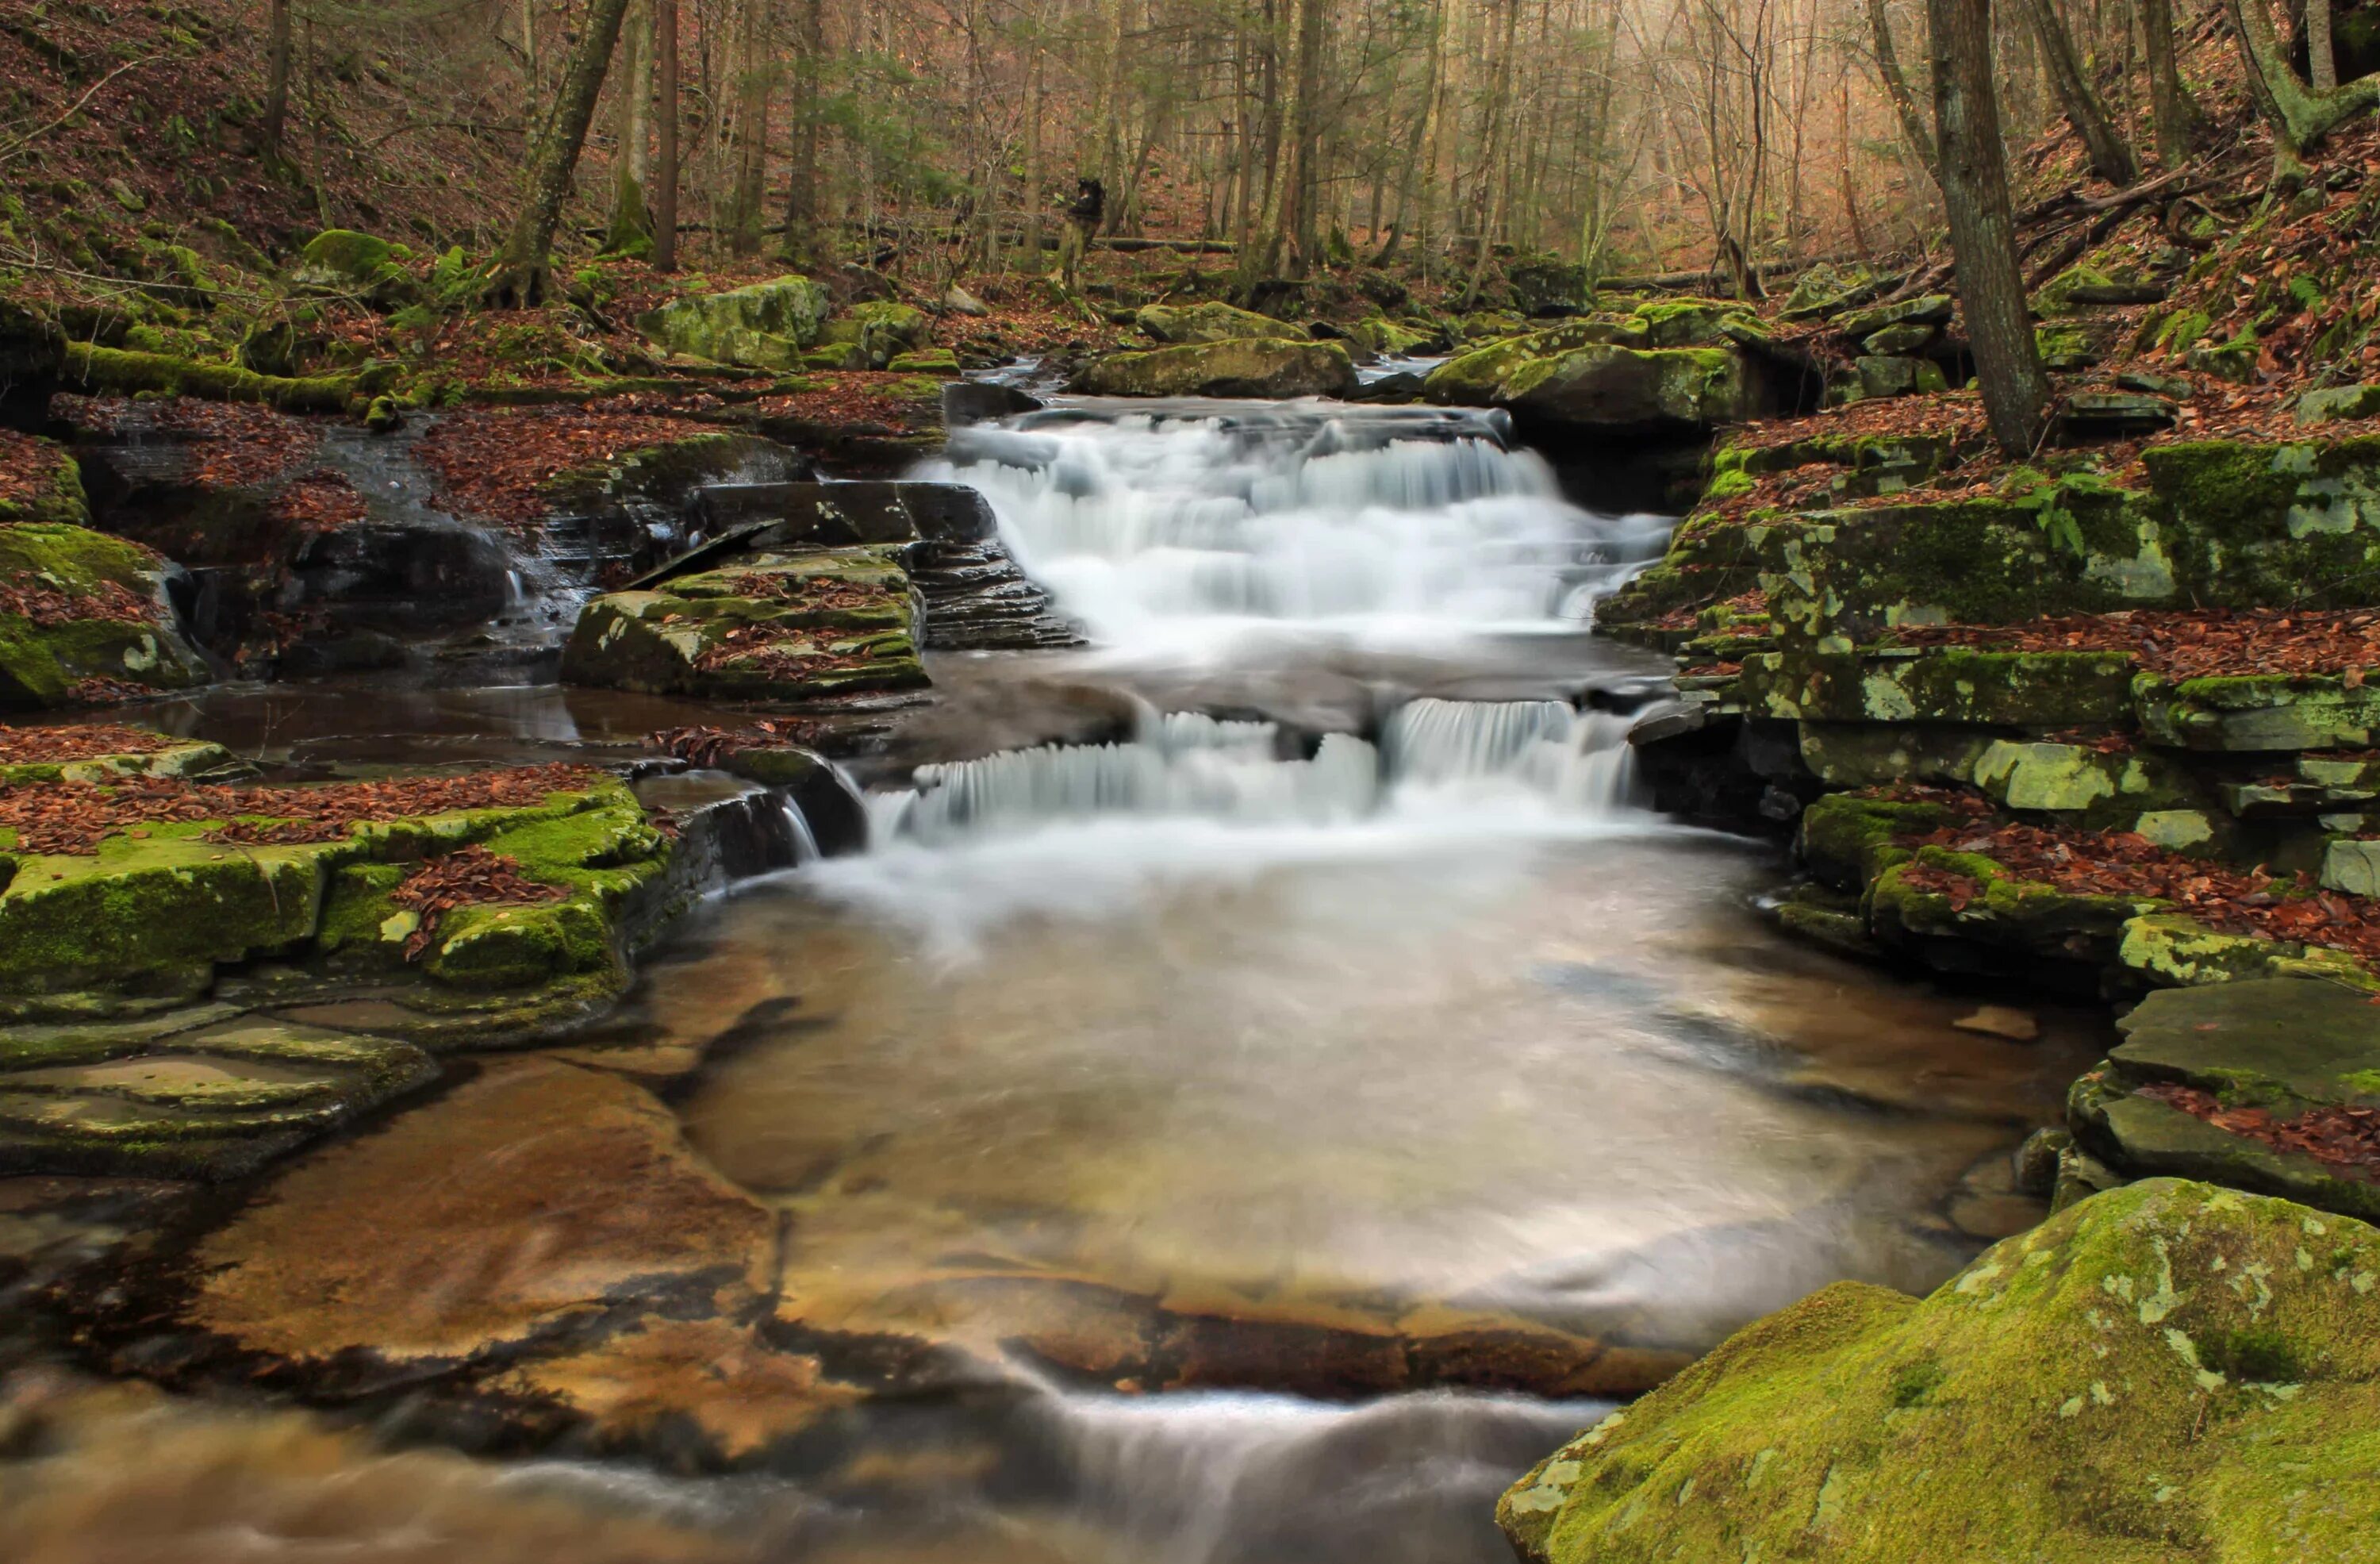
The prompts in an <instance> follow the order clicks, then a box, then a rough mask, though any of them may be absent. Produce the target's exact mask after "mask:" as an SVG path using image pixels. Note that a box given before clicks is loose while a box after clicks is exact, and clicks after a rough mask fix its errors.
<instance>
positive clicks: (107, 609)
mask: <svg viewBox="0 0 2380 1564" xmlns="http://www.w3.org/2000/svg"><path fill="white" fill-rule="evenodd" d="M0 583H5V584H6V585H7V586H9V587H11V588H14V589H17V590H18V592H19V593H22V594H23V595H22V596H21V597H20V598H19V599H18V603H19V605H20V606H22V607H25V608H28V609H30V610H31V611H30V613H24V612H10V611H8V609H7V608H6V607H0V710H6V709H9V708H12V707H13V708H18V709H24V708H31V707H51V706H62V705H66V704H68V703H71V702H73V701H74V700H75V699H77V698H78V687H79V686H80V685H82V683H83V681H85V680H87V679H92V680H109V681H114V682H115V683H119V684H129V685H134V686H139V687H141V688H145V689H151V690H182V689H187V688H188V687H189V686H191V685H195V684H200V683H204V682H205V681H206V679H207V678H209V677H210V675H209V672H208V669H207V666H206V663H205V661H204V660H203V659H202V658H200V655H199V654H198V653H197V652H196V651H195V650H193V649H192V648H191V646H190V644H189V642H188V641H185V640H184V639H183V638H182V635H181V633H180V631H179V629H177V628H176V625H175V622H174V616H173V611H172V609H171V608H170V606H169V605H167V604H166V602H165V601H164V575H163V568H162V566H161V564H160V562H159V561H158V559H157V557H156V556H154V555H152V554H151V553H149V552H148V551H147V550H146V549H143V548H141V547H140V545H138V544H131V543H127V542H126V541H125V540H123V539H121V538H114V537H109V536H107V535H105V534H104V533H101V532H91V531H88V530H87V529H85V528H81V527H74V526H66V525H60V524H55V523H39V524H29V525H23V526H14V527H0Z"/></svg>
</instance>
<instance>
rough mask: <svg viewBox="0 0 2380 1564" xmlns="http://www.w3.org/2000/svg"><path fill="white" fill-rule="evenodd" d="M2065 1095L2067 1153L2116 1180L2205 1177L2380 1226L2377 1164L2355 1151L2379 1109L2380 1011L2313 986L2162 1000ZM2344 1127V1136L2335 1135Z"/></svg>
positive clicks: (2225, 989) (2180, 994) (2169, 994)
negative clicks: (2072, 1140) (2372, 1219)
mask: <svg viewBox="0 0 2380 1564" xmlns="http://www.w3.org/2000/svg"><path fill="white" fill-rule="evenodd" d="M2118 1025H2119V1028H2120V1029H2121V1030H2122V1031H2123V1032H2124V1033H2125V1041H2124V1042H2123V1043H2122V1044H2121V1045H2119V1046H2117V1047H2116V1048H2115V1049H2114V1050H2113V1051H2112V1052H2110V1053H2109V1055H2108V1057H2107V1061H2106V1062H2105V1063H2103V1064H2102V1065H2100V1066H2099V1068H2098V1069H2095V1070H2093V1071H2092V1072H2090V1073H2089V1074H2088V1075H2085V1076H2084V1077H2083V1079H2082V1080H2081V1081H2077V1082H2076V1083H2075V1086H2074V1091H2073V1094H2072V1095H2071V1096H2070V1099H2069V1101H2068V1117H2069V1119H2070V1123H2071V1125H2072V1127H2073V1130H2074V1132H2075V1136H2076V1139H2077V1141H2078V1142H2079V1143H2080V1144H2081V1145H2082V1146H2083V1148H2084V1149H2085V1150H2086V1151H2087V1152H2088V1153H2089V1154H2090V1155H2093V1156H2095V1157H2097V1158H2098V1159H2099V1160H2100V1161H2102V1162H2104V1163H2105V1164H2106V1165H2107V1167H2109V1168H2110V1169H2112V1170H2114V1171H2115V1172H2116V1173H2118V1174H2120V1175H2124V1176H2129V1177H2133V1178H2147V1177H2152V1176H2157V1175H2173V1176H2177V1177H2183V1178H2194V1179H2206V1180H2208V1181H2210V1182H2215V1183H2222V1184H2228V1185H2230V1186H2231V1187H2233V1188H2235V1189H2242V1190H2253V1191H2258V1192H2261V1193H2267V1194H2279V1195H2286V1196H2288V1197H2289V1198H2290V1199H2293V1200H2300V1201H2303V1202H2305V1203H2306V1204H2309V1205H2318V1206H2321V1207H2323V1208H2324V1209H2325V1210H2330V1211H2339V1212H2344V1213H2347V1214H2349V1215H2351V1216H2380V1167H2375V1166H2374V1163H2373V1161H2372V1160H2371V1158H2370V1155H2369V1153H2368V1151H2367V1152H2366V1153H2364V1154H2362V1155H2359V1154H2357V1153H2356V1151H2355V1150H2354V1142H2353V1139H2352V1134H2353V1127H2354V1125H2355V1124H2356V1122H2357V1115H2358V1113H2359V1112H2360V1110H2364V1109H2370V1108H2373V1107H2375V1106H2380V1007H2374V1005H2373V1003H2372V1002H2371V996H2369V995H2367V994H2364V993H2362V992H2359V991H2357V990H2355V989H2351V988H2348V987H2345V986H2343V985H2341V984H2333V983H2326V982H2323V981H2320V980H2316V979H2304V978H2272V979H2260V980H2251V981H2246V982H2236V983H2216V984H2204V985H2202V986H2197V987H2191V988H2176V989H2167V990H2164V991H2162V992H2159V993H2155V994H2152V995H2150V996H2148V998H2146V999H2144V1000H2143V1001H2142V1002H2141V1004H2140V1005H2139V1006H2137V1007H2136V1008H2134V1009H2133V1010H2132V1011H2131V1014H2130V1015H2128V1016H2126V1017H2125V1018H2124V1019H2123V1020H2121V1021H2119V1023H2118ZM2342 1130H2344V1131H2345V1133H2344V1134H2342Z"/></svg>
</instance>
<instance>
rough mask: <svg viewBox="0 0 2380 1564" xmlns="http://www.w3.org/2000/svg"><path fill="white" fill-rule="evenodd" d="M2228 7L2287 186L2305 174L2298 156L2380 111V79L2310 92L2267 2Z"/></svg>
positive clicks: (2235, 0)
mask: <svg viewBox="0 0 2380 1564" xmlns="http://www.w3.org/2000/svg"><path fill="white" fill-rule="evenodd" d="M2228 6H2229V7H2230V12H2231V25H2232V28H2233V30H2234V31H2236V32H2237V33H2238V34H2239V38H2240V51H2241V52H2242V53H2243V54H2245V55H2247V57H2248V70H2249V81H2250V85H2251V86H2252V87H2253V88H2255V89H2257V92H2256V94H2255V95H2256V102H2257V106H2258V107H2260V108H2262V109H2263V110H2264V111H2265V117H2266V118H2267V119H2269V120H2270V121H2271V122H2272V126H2273V141H2274V143H2275V144H2274V150H2273V156H2274V161H2275V163H2276V165H2277V177H2278V179H2279V180H2280V182H2282V183H2283V184H2289V183H2292V182H2294V181H2295V180H2296V178H2298V177H2301V174H2302V172H2303V165H2301V163H2299V161H2298V154H2299V153H2301V152H2303V151H2305V149H2307V148H2308V147H2311V146H2313V145H2314V144H2315V143H2316V142H2318V141H2321V140H2322V139H2323V138H2324V137H2325V136H2327V135H2329V134H2330V133H2331V132H2332V131H2333V130H2336V129H2338V127H2339V126H2341V125H2343V124H2345V123H2346V122H2347V121H2348V120H2350V119H2352V118H2354V117H2355V116H2357V115H2360V114H2366V113H2369V112H2370V111H2371V110H2372V109H2374V107H2380V75H2374V76H2362V77H2358V78H2356V79H2354V80H2352V81H2350V82H2348V83H2347V84H2346V85H2344V86H2341V87H2334V88H2332V89H2331V90H2330V91H2329V92H2309V91H2308V90H2307V89H2306V86H2305V84H2304V83H2303V82H2301V81H2300V80H2299V79H2298V77H2297V72H2295V71H2293V70H2291V69H2290V68H2289V55H2287V54H2285V53H2283V52H2282V49H2281V43H2280V40H2279V38H2278V37H2277V36H2275V34H2274V31H2273V16H2272V13H2271V12H2270V11H2267V10H2266V9H2265V0H2228Z"/></svg>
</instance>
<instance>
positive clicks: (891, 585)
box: [562, 545, 927, 700]
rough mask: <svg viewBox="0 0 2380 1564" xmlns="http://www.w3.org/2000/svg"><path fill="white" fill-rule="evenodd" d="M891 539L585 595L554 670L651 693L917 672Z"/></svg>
mask: <svg viewBox="0 0 2380 1564" xmlns="http://www.w3.org/2000/svg"><path fill="white" fill-rule="evenodd" d="M899 552H900V551H899V548H898V546H897V545H884V546H879V547H862V548H846V549H827V550H820V551H818V552H815V553H807V554H782V555H781V554H767V553H761V554H753V555H748V556H743V557H741V558H739V559H737V560H735V562H734V563H733V564H732V565H730V566H728V567H726V568H721V569H716V570H709V571H704V572H700V573H698V574H695V575H688V576H679V577H675V578H673V579H671V580H668V581H666V582H664V583H662V584H661V585H660V586H658V587H656V588H655V589H653V590H651V591H641V592H616V593H608V594H606V595H604V596H602V597H599V598H596V599H595V600H594V601H593V602H591V603H589V604H588V605H587V606H586V607H585V609H583V610H582V611H581V612H580V614H579V616H578V623H577V626H576V628H574V629H572V631H571V635H570V641H569V643H568V644H567V645H566V646H565V648H564V650H563V659H562V677H563V678H564V680H565V682H568V683H573V684H589V685H601V686H606V687H609V688H612V689H615V690H640V691H644V692H647V693H651V694H689V695H701V696H708V697H713V698H719V699H729V700H809V699H816V698H820V697H824V696H832V695H845V694H856V693H863V692H868V691H881V690H907V689H913V688H916V687H917V686H920V685H923V684H924V683H926V682H927V680H926V673H925V666H924V664H923V663H922V662H921V661H920V660H919V657H918V652H917V641H918V634H919V630H920V628H921V627H920V626H919V623H918V613H917V605H916V600H915V598H914V596H913V595H912V593H911V592H910V588H909V582H908V578H907V576H906V575H905V573H904V572H903V570H902V568H901V566H900V563H899Z"/></svg>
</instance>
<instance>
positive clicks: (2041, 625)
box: [1893, 608, 2380, 689]
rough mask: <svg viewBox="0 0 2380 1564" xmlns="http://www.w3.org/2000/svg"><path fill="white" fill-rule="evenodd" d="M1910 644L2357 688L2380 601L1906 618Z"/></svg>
mask: <svg viewBox="0 0 2380 1564" xmlns="http://www.w3.org/2000/svg"><path fill="white" fill-rule="evenodd" d="M1893 636H1894V639H1895V640H1896V641H1898V642H1899V643H1900V644H1901V645H1904V646H1970V647H1974V648H1977V649H1980V650H1985V651H1994V652H2130V653H2131V654H2132V656H2133V658H2134V660H2135V661H2137V662H2138V663H2139V664H2140V666H2142V667H2143V668H2146V669H2148V670H2149V671H2150V672H2152V673H2159V674H2163V675H2165V676H2166V677H2167V678H2177V679H2182V678H2205V677H2206V676H2208V675H2211V674H2226V675H2246V674H2328V673H2342V672H2343V673H2346V674H2348V675H2350V676H2351V678H2350V681H2349V685H2348V687H2349V688H2350V689H2354V688H2356V687H2358V686H2360V685H2362V682H2363V677H2364V670H2365V669H2366V668H2370V667H2380V610H2375V609H2371V608H2354V609H2311V608H2300V609H2280V608H2240V609H2229V608H2193V609H2174V610H2169V611H2168V610H2151V609H2131V610H2122V611H2119V612H2117V613H2113V614H2096V615H2083V616H2078V617H2072V618H2061V619H2036V620H2034V621H2032V622H2031V623H2028V624H2021V625H1904V626H1901V627H1900V629H1896V630H1895V631H1894V632H1893Z"/></svg>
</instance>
